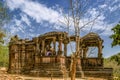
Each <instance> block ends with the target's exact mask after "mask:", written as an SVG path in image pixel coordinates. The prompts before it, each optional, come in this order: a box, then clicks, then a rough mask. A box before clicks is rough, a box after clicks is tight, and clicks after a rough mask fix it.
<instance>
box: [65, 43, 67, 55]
mask: <svg viewBox="0 0 120 80" xmlns="http://www.w3.org/2000/svg"><path fill="white" fill-rule="evenodd" d="M64 56H67V44H66V43H64Z"/></svg>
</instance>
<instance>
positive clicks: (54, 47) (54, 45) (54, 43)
mask: <svg viewBox="0 0 120 80" xmlns="http://www.w3.org/2000/svg"><path fill="white" fill-rule="evenodd" d="M53 49H54V52H53V53H54V55H56V39H55V38H54V39H53Z"/></svg>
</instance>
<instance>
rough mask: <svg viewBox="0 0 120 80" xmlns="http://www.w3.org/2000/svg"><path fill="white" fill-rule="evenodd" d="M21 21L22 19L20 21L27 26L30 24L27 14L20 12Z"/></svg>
mask: <svg viewBox="0 0 120 80" xmlns="http://www.w3.org/2000/svg"><path fill="white" fill-rule="evenodd" d="M21 21H22V22H25V23H26V24H27V25H28V26H30V25H31V22H30V20H29V18H28V16H27V15H25V14H21Z"/></svg>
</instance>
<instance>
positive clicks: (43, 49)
mask: <svg viewBox="0 0 120 80" xmlns="http://www.w3.org/2000/svg"><path fill="white" fill-rule="evenodd" d="M42 54H43V55H45V41H44V40H42Z"/></svg>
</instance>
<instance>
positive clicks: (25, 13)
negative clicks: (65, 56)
mask: <svg viewBox="0 0 120 80" xmlns="http://www.w3.org/2000/svg"><path fill="white" fill-rule="evenodd" d="M7 4H8V7H9V8H10V10H11V11H14V10H16V9H19V10H20V11H21V13H20V16H21V19H19V20H18V19H16V18H14V20H13V21H14V22H15V24H14V26H16V25H17V26H22V27H20V28H19V30H21V31H22V32H23V30H24V29H25V27H26V26H24V25H23V22H24V23H26V24H27V25H28V26H31V25H32V22H31V21H30V18H32V19H33V20H35V21H36V22H37V23H40V24H43V22H44V21H46V22H48V23H47V24H46V25H45V26H48V24H54V25H53V28H55V29H61V27H60V26H63V24H61V23H60V22H59V21H58V20H61V21H62V20H64V17H63V14H62V12H61V10H60V9H59V10H57V9H56V10H55V8H52V7H49V8H48V7H47V6H45V5H43V4H40V3H38V2H35V1H32V0H7ZM99 7H100V8H103V9H105V8H106V7H108V4H103V5H100V6H99ZM117 8H118V7H117V6H114V7H109V9H110V10H111V11H114V10H116V9H117ZM87 13H88V14H89V15H91V16H90V17H86V18H84V19H81V21H80V22H81V23H80V25H84V24H86V23H87V22H89V21H90V20H93V19H94V18H96V16H98V15H100V16H99V17H98V18H97V19H96V20H95V21H94V22H92V23H90V24H89V25H87V27H86V28H85V30H88V31H89V29H90V26H93V31H97V30H103V29H104V28H105V27H106V26H109V28H107V29H106V31H105V32H104V34H106V35H108V34H107V33H110V32H111V31H110V30H111V24H108V23H107V22H106V21H105V18H106V17H105V15H104V13H101V12H100V11H99V10H98V9H97V8H92V9H89V10H88V12H87ZM43 25H44V24H43ZM23 26H24V27H23ZM33 27H34V25H33ZM88 27H89V28H88ZM71 29H73V27H72V28H71ZM30 31H31V32H33V30H31V29H30ZM13 32H15V31H14V29H13Z"/></svg>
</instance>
